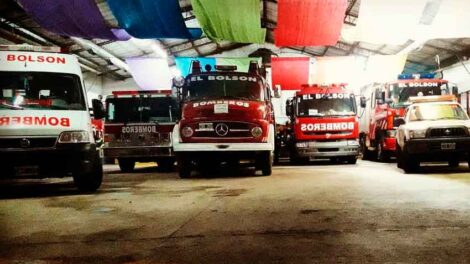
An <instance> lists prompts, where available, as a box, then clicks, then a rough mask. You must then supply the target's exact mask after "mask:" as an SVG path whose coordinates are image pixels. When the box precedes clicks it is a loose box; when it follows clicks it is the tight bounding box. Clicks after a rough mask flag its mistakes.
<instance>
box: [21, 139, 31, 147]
mask: <svg viewBox="0 0 470 264" xmlns="http://www.w3.org/2000/svg"><path fill="white" fill-rule="evenodd" d="M29 146H31V142H30V141H29V139H27V138H22V139H21V140H20V147H22V148H29Z"/></svg>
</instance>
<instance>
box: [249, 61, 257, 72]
mask: <svg viewBox="0 0 470 264" xmlns="http://www.w3.org/2000/svg"><path fill="white" fill-rule="evenodd" d="M248 73H251V74H259V65H258V62H257V61H255V60H252V61H250V66H249V68H248Z"/></svg>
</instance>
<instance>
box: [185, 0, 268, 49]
mask: <svg viewBox="0 0 470 264" xmlns="http://www.w3.org/2000/svg"><path fill="white" fill-rule="evenodd" d="M191 3H192V6H193V10H194V13H195V15H196V18H197V20H198V21H199V24H200V25H201V27H202V29H203V30H204V33H205V34H206V36H207V37H208V38H210V39H212V40H214V41H222V40H228V41H232V42H238V43H264V42H265V36H266V29H263V28H261V17H260V1H259V0H191Z"/></svg>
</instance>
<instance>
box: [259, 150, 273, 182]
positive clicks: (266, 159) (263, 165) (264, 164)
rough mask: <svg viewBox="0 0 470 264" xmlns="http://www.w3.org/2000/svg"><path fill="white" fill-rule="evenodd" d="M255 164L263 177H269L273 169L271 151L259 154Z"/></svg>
mask: <svg viewBox="0 0 470 264" xmlns="http://www.w3.org/2000/svg"><path fill="white" fill-rule="evenodd" d="M257 163H258V166H257V167H259V169H260V170H261V174H262V175H263V176H270V175H271V174H272V169H273V153H272V152H271V151H267V152H265V153H262V154H260V155H259V157H258V160H257Z"/></svg>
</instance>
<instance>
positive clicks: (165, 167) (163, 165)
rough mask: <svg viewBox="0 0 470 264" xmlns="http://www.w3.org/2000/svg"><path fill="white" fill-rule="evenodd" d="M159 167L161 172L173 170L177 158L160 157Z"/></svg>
mask: <svg viewBox="0 0 470 264" xmlns="http://www.w3.org/2000/svg"><path fill="white" fill-rule="evenodd" d="M157 165H158V166H157V169H158V170H159V171H161V172H172V171H173V168H174V165H175V160H173V159H160V160H157Z"/></svg>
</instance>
